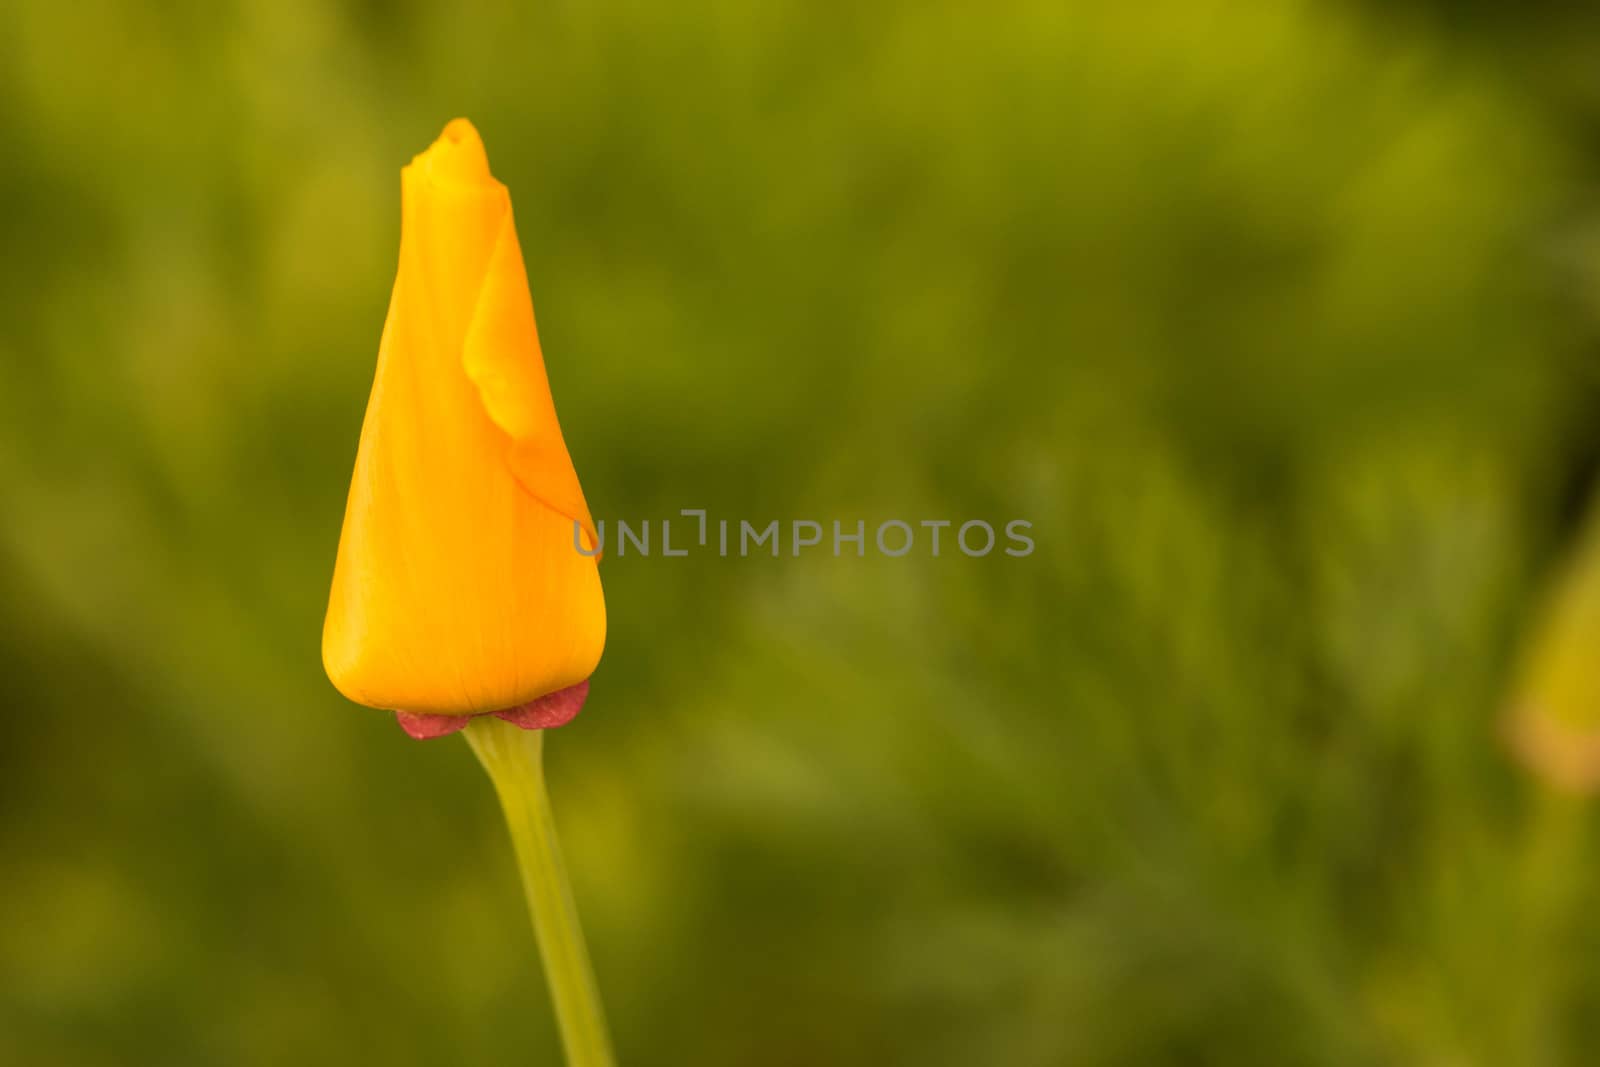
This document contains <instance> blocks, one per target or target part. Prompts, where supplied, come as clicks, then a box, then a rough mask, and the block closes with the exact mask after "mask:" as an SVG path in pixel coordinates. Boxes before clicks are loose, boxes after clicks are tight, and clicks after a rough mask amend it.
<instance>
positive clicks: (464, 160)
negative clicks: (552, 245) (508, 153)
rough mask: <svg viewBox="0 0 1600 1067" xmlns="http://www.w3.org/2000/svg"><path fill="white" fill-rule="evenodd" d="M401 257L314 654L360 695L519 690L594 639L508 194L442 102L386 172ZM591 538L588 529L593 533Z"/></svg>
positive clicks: (424, 706)
mask: <svg viewBox="0 0 1600 1067" xmlns="http://www.w3.org/2000/svg"><path fill="white" fill-rule="evenodd" d="M401 185H402V204H403V208H402V226H401V240H400V267H399V271H398V272H397V275H396V278H395V284H394V291H393V294H392V296H391V298H390V304H389V313H388V317H387V319H386V320H385V323H384V329H383V337H382V340H381V341H380V343H379V348H378V368H377V373H376V376H375V378H374V380H373V386H372V395H371V398H370V400H369V401H368V405H367V415H366V420H365V422H364V424H363V426H362V430H361V442H360V445H359V447H358V449H357V453H356V466H355V474H354V477H353V478H352V481H351V486H350V498H349V502H348V504H347V506H346V510H345V520H344V529H343V532H342V534H341V536H340V541H339V554H338V559H337V562H336V563H335V565H334V577H333V590H332V594H331V596H330V598H329V604H328V616H327V620H326V622H325V624H324V628H323V662H324V664H325V666H326V667H327V670H328V676H329V677H330V678H331V679H332V680H333V683H334V685H335V686H337V687H338V689H339V690H340V692H342V693H344V694H345V695H346V696H348V697H349V698H350V699H352V700H354V701H357V702H358V703H362V704H367V705H370V706H373V707H382V708H404V709H406V710H407V711H408V712H413V713H419V714H442V715H469V714H473V713H476V712H482V711H487V710H495V709H502V708H509V707H516V706H519V705H522V704H526V703H529V702H530V701H533V700H535V699H537V698H538V697H540V696H543V695H545V694H547V693H552V692H555V691H556V690H560V689H565V688H567V687H569V686H572V685H575V684H577V683H578V682H581V681H582V680H584V679H585V678H587V677H588V676H589V674H590V673H592V672H593V670H594V667H595V665H596V664H597V663H598V662H599V659H600V652H601V649H602V647H603V646H604V643H605V604H604V600H603V597H602V595H601V591H600V578H599V572H598V570H597V568H596V564H595V560H594V559H592V558H588V557H585V556H584V555H582V554H580V553H579V552H578V551H577V550H576V549H575V547H574V544H573V522H574V520H577V521H578V522H580V523H581V524H582V525H583V527H584V528H585V529H590V530H591V531H592V521H591V520H590V518H589V511H588V507H587V505H586V504H585V503H584V499H583V491H582V489H581V487H580V486H579V484H578V477H577V473H576V472H575V471H574V470H573V467H572V461H571V459H570V457H569V456H568V454H567V449H566V445H565V443H564V441H563V439H562V436H561V430H560V427H559V425H558V424H557V422H556V414H555V404H554V402H553V400H552V399H551V397H550V387H549V383H548V381H547V380H546V376H545V370H544V360H543V356H542V354H541V352H540V349H539V340H538V335H537V333H536V329H535V325H534V318H533V302H532V300H531V298H530V297H529V295H528V288H527V280H526V277H525V275H524V273H523V267H522V256H521V252H520V249H519V248H518V246H517V243H516V235H515V230H514V228H513V224H512V217H511V202H510V197H509V195H508V194H507V193H506V190H505V187H504V186H502V185H501V184H500V183H499V182H497V181H495V180H494V178H493V177H492V176H491V175H490V173H489V169H488V160H487V156H486V155H485V154H484V151H483V146H482V142H481V141H480V140H479V138H478V135H477V131H476V130H474V129H473V128H472V126H471V124H470V123H467V122H466V121H465V120H461V119H458V120H456V121H455V122H452V123H451V124H450V125H449V126H447V127H446V128H445V132H444V134H443V135H441V137H440V139H439V140H438V141H437V142H435V143H434V145H433V146H432V147H430V148H429V149H428V151H426V152H424V153H422V155H420V156H418V157H417V158H416V159H415V160H413V161H412V163H411V165H410V166H408V167H406V168H405V170H404V171H403V172H402V181H401ZM590 536H591V537H592V536H593V535H592V532H591V534H590Z"/></svg>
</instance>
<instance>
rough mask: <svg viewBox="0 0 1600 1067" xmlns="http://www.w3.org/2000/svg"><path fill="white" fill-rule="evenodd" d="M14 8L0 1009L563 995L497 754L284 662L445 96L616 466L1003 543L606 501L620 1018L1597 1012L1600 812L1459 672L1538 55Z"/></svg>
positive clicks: (1566, 116)
mask: <svg viewBox="0 0 1600 1067" xmlns="http://www.w3.org/2000/svg"><path fill="white" fill-rule="evenodd" d="M1549 17H1550V18H1552V19H1553V18H1555V16H1554V15H1550V16H1549ZM3 26H4V29H5V31H6V32H5V33H3V34H0V131H3V134H4V140H5V143H6V145H7V152H6V155H5V158H4V160H3V161H0V196H3V199H4V203H5V204H6V206H7V211H6V224H5V228H4V230H3V231H0V232H3V237H0V242H3V244H0V248H3V250H4V252H5V254H4V255H3V256H0V277H3V284H0V302H3V304H0V306H3V309H4V316H5V322H6V328H5V329H4V330H3V331H0V426H4V427H5V429H4V431H3V436H0V505H3V507H4V516H5V519H6V521H5V522H4V524H3V525H0V593H3V594H4V597H3V600H0V677H3V678H4V679H5V692H6V694H7V697H8V704H9V707H10V712H9V714H10V715H11V721H12V722H13V723H14V726H13V728H12V729H11V730H10V731H8V734H7V742H8V743H7V744H6V745H4V746H0V804H3V805H4V806H3V808H0V811H4V813H5V815H6V817H5V818H4V819H3V820H0V905H3V907H4V909H5V912H6V914H7V915H8V916H9V917H10V918H9V919H8V921H7V922H6V923H5V924H4V925H3V927H0V1062H7V1063H26V1064H70V1065H84V1067H90V1065H97V1064H112V1063H147V1062H161V1063H164V1064H186V1063H195V1064H211V1063H229V1064H240V1065H249V1064H281V1063H284V1062H291V1061H293V1062H299V1063H302V1064H306V1065H311V1064H321V1063H330V1064H331V1063H344V1062H387V1063H393V1064H413V1063H414V1064H434V1063H505V1062H525V1061H527V1060H528V1059H530V1058H534V1059H538V1058H540V1057H542V1058H543V1059H544V1060H546V1061H549V1062H554V1056H555V1055H556V1052H555V1048H556V1046H555V1038H554V1034H553V1031H552V1028H551V1025H550V1021H549V1016H548V1010H547V1008H546V1006H545V1001H544V996H543V990H542V987H541V980H540V976H539V974H538V972H537V964H536V956H535V953H534V951H533V946H532V941H531V936H529V935H528V934H527V931H526V930H525V918H524V917H523V915H522V913H521V904H520V900H519V897H518V887H517V884H516V880H515V874H514V872H513V870H512V866H511V860H510V855H509V849H508V847H507V846H506V844H505V842H504V840H503V836H502V830H501V828H500V826H499V825H498V822H497V816H496V813H495V808H494V801H493V797H492V795H491V794H490V792H489V789H488V787H487V783H486V782H484V781H483V780H482V776H481V774H480V772H479V771H478V770H477V768H476V767H475V766H474V765H473V761H472V760H471V759H470V757H469V756H468V754H467V752H466V750H465V746H463V745H460V744H458V743H455V742H439V743H437V744H422V745H419V744H415V743H413V742H410V741H408V740H407V739H406V738H405V737H403V736H402V735H401V734H400V732H399V731H398V730H397V729H395V728H394V726H393V724H392V722H389V721H387V720H386V719H385V717H384V716H381V715H377V714H373V713H365V712H362V711H361V710H359V709H354V708H351V707H349V706H347V705H345V704H344V703H343V702H342V701H341V700H340V699H339V698H338V696H337V695H336V694H335V693H334V692H333V691H332V689H331V687H329V686H328V685H327V684H326V682H325V680H324V679H323V677H322V672H321V668H320V664H319V661H318V640H319V635H320V626H321V617H322V611H323V607H324V598H325V596H326V590H327V581H328V575H329V568H330V567H331V562H332V553H333V548H334V545H335V543H336V540H337V536H338V529H339V521H340V516H341V513H342V508H343V498H344V493H345V490H346V486H347V479H348V475H349V469H350V465H351V461H352V457H353V451H354V443H355V438H356V435H357V432H358V427H359V422H360V416H361V411H362V407H363V404H364V402H365V391H366V388H367V385H368V384H369V382H370V377H371V372H372V363H373V357H374V353H375V348H376V342H377V334H378V329H379V326H380V325H381V322H382V317H383V312H384V307H385V302H386V300H387V298H388V285H389V282H390V280H391V277H392V270H393V263H394V257H395V249H396V246H397V240H398V188H399V183H398V167H399V166H400V164H402V163H403V162H404V161H406V160H407V159H409V158H410V156H411V155H412V154H413V153H415V152H416V151H419V150H420V149H421V148H423V147H424V146H425V145H426V144H427V143H428V141H429V140H430V139H431V138H432V137H433V136H434V135H435V134H436V133H437V131H438V128H439V127H440V126H442V124H443V123H444V121H446V120H447V119H448V118H450V117H452V116H454V115H457V114H466V115H469V116H471V117H472V118H473V119H474V121H475V122H476V123H477V124H478V126H479V128H480V129H481V130H482V131H483V134H484V137H485V139H486V141H487V143H488V146H489V150H490V155H491V159H492V161H493V164H494V167H495V169H496V172H497V174H498V175H499V176H500V177H501V178H502V179H503V180H504V181H505V182H506V183H507V184H508V185H509V186H510V188H511V190H512V192H513V196H514V198H515V203H516V210H517V219H518V228H519V233H520V236H521V239H522V244H523V247H524V249H525V253H526V257H527V260H528V264H529V269H530V272H531V276H532V277H531V281H532V285H533V292H534V297H535V300H536V302H537V304H538V308H539V315H540V328H541V335H542V338H543V342H544V347H545V351H546V355H547V359H548V362H549V365H550V371H551V375H552V380H553V384H554V387H555V391H556V395H557V397H558V403H559V404H560V406H561V411H562V417H563V424H564V427H565V429H566V433H567V438H568V441H569V444H570V446H571V448H572V451H573V453H574V457H575V459H576V461H577V463H578V466H579V470H580V472H581V473H582V475H583V478H584V483H585V488H586V490H587V494H588V496H589V499H590V501H591V503H592V504H593V506H594V510H595V513H596V515H597V517H604V518H607V519H615V518H619V517H621V518H629V519H635V518H654V519H660V518H664V517H669V516H672V515H674V514H675V513H676V512H677V510H678V509H679V508H682V507H695V506H700V507H707V508H709V509H710V510H711V513H712V516H713V517H714V518H715V517H718V516H722V517H729V518H733V519H738V518H749V519H751V520H752V521H761V522H764V521H766V520H767V519H769V518H783V519H788V518H796V517H813V518H817V519H821V520H824V521H827V520H831V519H832V518H840V519H841V520H843V521H845V522H846V523H852V522H853V521H854V520H855V519H856V518H864V519H866V520H867V521H868V522H869V524H872V523H875V522H877V521H882V520H884V519H888V518H901V519H905V520H908V521H912V522H915V521H917V520H920V519H925V518H926V519H938V518H946V519H953V520H956V521H957V522H959V521H961V520H964V519H967V518H986V519H989V520H990V521H993V522H996V523H999V522H1003V521H1005V520H1006V519H1009V518H1013V517H1024V518H1028V519H1031V520H1032V521H1033V522H1034V524H1035V534H1036V538H1037V540H1038V544H1039V549H1038V551H1037V552H1036V554H1035V555H1034V556H1032V557H1030V558H1028V559H1025V560H1012V559H1008V558H1004V557H1000V558H994V559H986V560H970V559H966V558H964V557H961V556H949V555H947V556H944V557H941V558H939V559H933V558H930V557H928V556H927V555H925V554H924V553H921V552H919V553H916V554H914V555H913V556H910V557H907V558H906V559H902V560H891V559H883V558H869V559H866V560H858V559H855V558H854V557H849V556H847V557H845V558H844V559H840V560H834V559H831V558H826V557H824V556H815V557H802V558H801V559H798V560H795V559H790V558H785V559H782V560H771V559H767V558H752V559H749V560H719V559H716V558H714V557H711V558H707V557H701V556H692V557H690V558H688V559H685V560H671V561H669V560H664V559H660V558H652V559H637V558H628V557H619V558H614V559H611V560H608V561H607V563H606V565H605V569H604V574H605V579H606V583H607V590H608V593H609V605H610V615H611V626H612V632H611V640H610V646H609V648H608V651H607V655H606V660H605V662H604V664H603V665H602V668H601V671H600V673H599V674H598V675H597V677H596V680H595V690H594V693H595V695H594V699H593V700H592V702H591V704H590V706H589V708H588V710H587V712H586V714H585V715H584V716H583V717H582V718H581V719H580V720H579V721H578V722H577V723H575V724H574V725H573V726H572V727H569V728H567V729H564V730H562V731H561V732H560V733H559V734H558V735H556V736H555V737H553V738H552V745H551V752H550V755H551V762H552V768H551V776H552V791H553V795H554V798H555V803H556V806H557V812H558V818H559V819H560V820H561V822H562V825H563V830H564V833H565V836H566V844H567V849H568V852H569V856H570V862H571V865H572V867H573V868H574V873H575V876H576V878H577V880H578V887H577V888H578V894H579V899H580V901H581V905H582V908H583V910H584V913H585V917H586V920H587V923H588V925H589V927H590V936H591V940H592V942H593V949H594V952H595V955H596V962H597V966H598V969H599V971H600V975H601V981H602V984H603V986H604V987H605V989H606V991H607V996H608V1007H609V1009H610V1013H611V1015H612V1017H613V1025H614V1028H615V1030H616V1037H617V1039H618V1043H619V1046H620V1052H621V1054H622V1057H623V1060H624V1062H627V1063H635V1064H644V1063H684V1064H690V1063H692V1064H701V1065H711V1064H749V1063H761V1064H768V1065H774V1067H781V1065H784V1064H791V1063H792V1064H801V1063H805V1064H815V1063H829V1064H850V1063H884V1062H892V1063H899V1062H915V1063H922V1064H930V1065H933V1064H952V1065H955V1064H962V1065H965V1064H977V1063H985V1064H987V1063H995V1064H1008V1065H1010V1064H1015V1065H1022V1067H1026V1065H1030V1064H1040V1065H1043V1064H1133V1063H1140V1064H1143V1063H1184V1064H1192V1063H1217V1064H1244V1063H1271V1064H1274V1065H1284V1064H1302V1063H1303V1064H1339V1065H1348V1064H1357V1063H1374V1064H1379V1063H1404V1064H1452V1065H1454V1064H1466V1063H1471V1064H1494V1065H1499V1064H1565V1063H1574V1064H1576V1063H1586V1062H1589V1061H1590V1060H1591V1059H1592V1058H1593V1056H1594V1055H1595V1053H1596V1052H1597V1050H1600V1032H1597V1026H1596V1023H1595V1021H1594V1020H1596V1019H1600V1014H1597V1009H1600V964H1597V962H1596V961H1597V960H1600V955H1597V953H1596V949H1597V948H1600V926H1597V925H1596V923H1595V921H1594V919H1593V918H1592V909H1587V908H1586V907H1585V906H1584V905H1585V903H1586V901H1587V900H1588V899H1590V898H1592V895H1593V893H1594V891H1595V890H1596V888H1597V884H1596V883H1597V878H1596V875H1597V873H1600V870H1597V862H1600V858H1597V857H1596V855H1595V853H1594V849H1593V847H1592V842H1593V838H1594V836H1595V831H1594V829H1593V826H1592V822H1593V820H1592V818H1591V817H1590V813H1589V811H1588V809H1587V806H1586V805H1583V804H1582V803H1581V802H1575V801H1563V800H1559V799H1557V798H1554V797H1552V796H1549V795H1547V794H1545V793H1544V792H1542V790H1541V789H1540V787H1538V786H1537V785H1535V784H1534V783H1532V782H1530V781H1529V780H1527V779H1526V777H1525V776H1523V775H1522V774H1521V773H1520V772H1519V771H1517V770H1516V769H1515V768H1514V767H1513V766H1512V765H1511V764H1510V763H1509V762H1508V760H1507V759H1506V758H1505V757H1504V755H1503V754H1502V751H1501V749H1500V747H1499V745H1498V743H1497V740H1496V729H1497V720H1498V716H1499V713H1500V711H1501V709H1502V702H1503V699H1504V697H1505V692H1504V690H1505V686H1506V684H1507V682H1508V679H1509V677H1510V672H1511V668H1512V666H1513V664H1514V660H1515V655H1516V652H1517V646H1518V640H1519V634H1520V633H1521V632H1522V631H1523V630H1524V628H1525V624H1526V622H1527V618H1528V614H1529V611H1530V609H1531V607H1532V605H1533V604H1535V603H1536V602H1537V599H1538V598H1539V597H1540V596H1541V595H1542V592H1543V586H1544V582H1545V581H1546V579H1547V577H1548V576H1549V575H1550V574H1551V573H1552V572H1553V568H1554V567H1555V566H1556V565H1557V563H1558V561H1559V560H1560V559H1562V558H1563V554H1564V553H1565V551H1566V549H1567V545H1568V542H1569V541H1570V540H1571V538H1572V536H1573V533H1574V527H1575V523H1576V518H1577V514H1578V512H1579V510H1580V509H1579V507H1578V503H1577V502H1578V501H1579V500H1581V497H1582V494H1583V491H1584V487H1585V482H1586V479H1587V477H1588V473H1589V471H1590V470H1591V469H1592V467H1593V465H1594V459H1595V455H1596V445H1597V441H1600V438H1597V435H1596V434H1595V432H1594V430H1593V429H1592V425H1593V418H1592V415H1591V412H1593V411H1595V410H1600V402H1597V397H1596V395H1595V393H1596V390H1595V385H1594V383H1595V373H1594V372H1595V365H1594V362H1593V347H1594V346H1593V341H1594V315H1593V312H1594V309H1595V307H1596V303H1595V299H1594V293H1593V292H1582V291H1579V289H1578V286H1579V285H1580V284H1581V282H1582V280H1583V279H1584V278H1585V277H1591V278H1592V276H1593V272H1594V268H1595V264H1596V263H1597V262H1600V260H1597V259H1596V257H1595V255H1594V249H1595V248H1596V247H1597V246H1596V244H1595V242H1593V241H1592V240H1590V239H1587V238H1586V237H1585V236H1584V235H1585V234H1586V233H1593V232H1595V231H1594V230H1593V224H1592V220H1587V216H1586V215H1585V211H1584V202H1585V198H1586V197H1588V196H1589V194H1588V192H1587V190H1588V189H1589V183H1590V182H1591V181H1592V178H1593V170H1594V167H1595V161H1594V160H1586V159H1585V158H1583V156H1582V155H1581V152H1580V149H1581V147H1582V142H1581V140H1580V138H1579V136H1578V133H1579V131H1580V130H1582V129H1583V128H1585V124H1586V123H1588V122H1589V121H1591V116H1590V115H1589V113H1588V112H1586V111H1585V109H1584V105H1583V103H1582V100H1583V97H1582V95H1581V94H1579V93H1575V92H1568V91H1565V89H1561V90H1558V89H1556V88H1550V89H1548V91H1546V90H1544V89H1541V88H1540V86H1542V85H1552V86H1556V85H1559V86H1563V87H1564V86H1567V85H1569V83H1568V82H1564V81H1561V80H1560V79H1558V78H1555V77H1551V78H1549V79H1547V80H1546V81H1543V82H1539V83H1530V82H1528V81H1526V80H1524V79H1522V78H1521V77H1520V75H1521V73H1522V72H1523V69H1524V68H1522V67H1518V68H1516V69H1508V68H1507V66H1506V65H1505V64H1503V63H1501V62H1496V61H1495V60H1494V59H1493V58H1492V51H1493V50H1492V48H1490V47H1487V46H1486V42H1487V41H1489V40H1492V38H1489V37H1487V36H1478V37H1474V36H1473V35H1472V32H1471V31H1470V30H1469V31H1460V30H1455V29H1450V30H1447V29H1446V28H1444V27H1442V26H1440V25H1438V24H1436V23H1434V22H1430V21H1428V20H1427V19H1425V18H1422V17H1413V16H1412V15H1405V16H1402V15H1400V14H1397V13H1390V14H1385V12H1384V10H1383V9H1381V8H1380V9H1377V10H1374V9H1372V8H1370V7H1368V8H1364V9H1358V8H1355V7H1342V6H1341V7H1336V6H1332V5H1325V4H1324V5H1316V4H1304V3H1291V4H1286V5H1284V4H1279V5H1264V4H1263V5H1255V4H1224V3H1213V2H1208V0H1207V2H1201V3H1185V4H1179V3H1175V2H1173V3H1157V4H1155V5H1146V6H1144V7H1140V8H1126V9H1120V10H1119V9H1112V8H1107V7H1104V6H1103V5H1093V4H1088V3H1070V4H1066V5H1054V4H1043V3H1039V4H1026V3H1008V4H1004V5H1000V6H998V7H995V8H992V9H988V10H986V11H985V12H984V13H983V14H981V15H980V14H978V13H977V12H976V11H975V10H971V9H969V8H967V7H966V6H963V5H959V4H953V3H951V4H931V5H930V4H918V5H912V4H907V3H888V4H882V5H873V6H871V7H866V8H863V7H859V6H849V5H842V4H837V5H801V4H794V3H777V4H763V5H747V4H741V3H733V2H731V0H722V2H714V3H711V4H708V5H703V6H701V7H698V8H696V9H693V10H690V9H687V8H682V7H672V6H668V5H651V4H644V3H610V4H594V5H577V4H558V5H550V6H548V7H545V8H543V9H542V10H540V11H538V12H536V13H528V12H522V11H519V10H518V9H517V8H516V7H515V6H514V5H509V4H487V3H486V4H466V5H461V6H452V7H446V6H443V5H439V6H433V5H423V4H407V5H399V6H393V7H391V6H387V5H372V4H346V5H342V6H341V5H332V6H330V5H314V4H307V3H299V2H281V3H266V2H262V0H256V2H247V3H239V4H229V5H222V6H220V7H217V6H207V5H198V4H190V3H179V4H174V5H170V6H168V7H166V8H164V9H156V8H152V7H148V6H145V5H135V4H127V3H121V2H114V0H96V2H91V3H88V4H83V5H73V6H72V7H71V8H70V9H68V8H63V7H61V6H58V5H46V4H42V3H24V4H23V5H21V6H20V7H14V8H12V9H10V10H8V12H7V13H6V14H5V15H4V16H3ZM1485 32H1486V31H1485ZM1529 39H1530V40H1533V41H1534V43H1533V44H1529V45H1528V46H1527V47H1528V48H1529V49H1530V50H1531V54H1532V55H1533V56H1534V57H1535V58H1534V59H1530V60H1528V62H1529V64H1530V65H1531V64H1532V63H1533V62H1535V59H1536V57H1537V55H1539V54H1542V53H1539V52H1538V51H1537V48H1536V45H1537V43H1538V42H1539V41H1547V40H1559V41H1560V42H1561V44H1562V48H1563V52H1562V54H1563V55H1567V54H1568V52H1570V51H1571V50H1572V49H1573V48H1574V47H1575V46H1573V44H1572V42H1571V39H1570V38H1564V37H1562V35H1561V33H1560V32H1559V28H1556V27H1554V25H1552V28H1551V29H1550V30H1549V31H1548V37H1543V36H1541V37H1536V38H1535V37H1532V36H1531V35H1530V38H1529ZM1587 55H1588V58H1591V59H1592V58H1593V56H1592V49H1590V50H1589V53H1587ZM1563 69H1572V68H1570V67H1565V68H1563ZM1596 291H1600V290H1596Z"/></svg>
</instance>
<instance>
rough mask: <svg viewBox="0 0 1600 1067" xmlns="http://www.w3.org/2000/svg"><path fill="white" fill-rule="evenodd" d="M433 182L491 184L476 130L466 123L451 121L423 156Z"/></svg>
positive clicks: (465, 120) (485, 159)
mask: <svg viewBox="0 0 1600 1067" xmlns="http://www.w3.org/2000/svg"><path fill="white" fill-rule="evenodd" d="M422 157H423V158H424V159H426V160H427V161H428V164H429V166H430V168H431V169H432V172H433V174H434V176H435V177H436V178H441V179H444V180H446V181H451V182H460V183H463V184H467V183H481V182H487V181H490V180H491V175H490V173H489V154H488V152H486V151H485V150H484V147H483V138H482V137H480V136H479V135H478V128H477V127H476V126H474V125H473V124H472V123H471V122H469V121H468V120H467V119H451V120H450V121H449V122H448V123H446V124H445V127H444V129H443V130H442V131H440V133H439V138H438V140H436V141H434V142H433V144H431V145H429V146H428V150H427V151H426V152H424V153H423V154H422Z"/></svg>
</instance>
